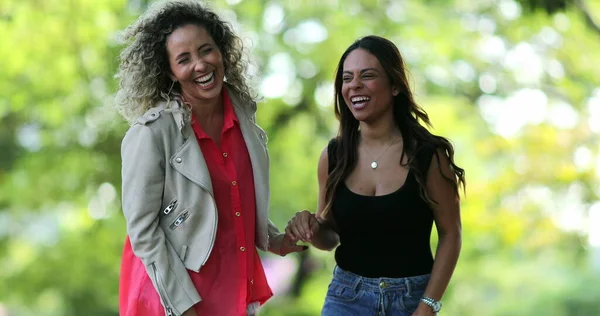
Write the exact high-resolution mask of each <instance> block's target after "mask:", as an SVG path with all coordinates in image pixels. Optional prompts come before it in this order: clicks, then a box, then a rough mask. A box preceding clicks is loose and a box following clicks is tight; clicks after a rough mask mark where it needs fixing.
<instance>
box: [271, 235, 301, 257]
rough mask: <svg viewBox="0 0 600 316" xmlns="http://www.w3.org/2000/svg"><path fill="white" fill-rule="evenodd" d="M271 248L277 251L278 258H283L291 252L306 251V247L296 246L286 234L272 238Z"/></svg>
mask: <svg viewBox="0 0 600 316" xmlns="http://www.w3.org/2000/svg"><path fill="white" fill-rule="evenodd" d="M273 239H274V240H273V241H272V243H273V245H272V247H273V248H274V249H279V251H278V254H279V255H280V256H285V255H287V254H290V253H292V252H302V251H305V250H306V249H308V246H302V245H296V243H295V242H293V241H292V240H291V239H290V238H289V237H288V236H287V235H286V234H280V235H278V236H277V237H274V238H273Z"/></svg>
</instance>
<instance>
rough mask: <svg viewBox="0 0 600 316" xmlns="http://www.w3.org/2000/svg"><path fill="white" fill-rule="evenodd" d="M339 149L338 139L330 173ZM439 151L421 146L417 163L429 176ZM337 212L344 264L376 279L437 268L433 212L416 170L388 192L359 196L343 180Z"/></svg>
mask: <svg viewBox="0 0 600 316" xmlns="http://www.w3.org/2000/svg"><path fill="white" fill-rule="evenodd" d="M335 148H336V140H335V139H333V140H332V141H331V142H330V143H329V145H328V148H327V151H328V156H329V172H331V171H332V170H333V168H334V166H335V163H336V161H335V160H336V158H335V150H336V149H335ZM434 152H435V150H434V147H433V146H432V145H425V146H421V147H420V148H419V149H417V154H416V155H417V164H418V166H419V171H420V172H421V174H423V175H425V178H426V175H427V170H428V169H429V165H430V163H431V158H432V157H433V153H434ZM331 212H332V213H331V214H332V216H333V220H334V222H335V226H336V229H337V232H338V234H339V236H340V245H339V246H338V247H337V249H336V251H335V260H336V263H337V265H338V266H340V268H342V269H344V270H346V271H350V272H353V273H355V274H358V275H361V276H364V277H371V278H377V277H389V278H401V277H409V276H415V275H422V274H429V273H431V269H432V267H433V256H432V254H431V248H430V236H431V228H432V225H433V212H432V209H431V207H430V206H429V204H427V202H425V200H423V199H422V198H421V195H420V189H419V185H418V183H417V180H416V178H415V175H414V172H413V171H412V170H410V171H409V173H408V176H407V178H406V182H405V183H404V185H403V186H402V187H400V188H399V189H398V190H396V191H395V192H393V193H390V194H387V195H382V196H364V195H359V194H356V193H354V192H352V191H350V190H349V189H348V187H346V184H345V182H342V183H340V184H339V186H338V188H337V189H336V191H335V193H334V196H333V206H332V211H331Z"/></svg>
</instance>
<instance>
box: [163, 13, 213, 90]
mask: <svg viewBox="0 0 600 316" xmlns="http://www.w3.org/2000/svg"><path fill="white" fill-rule="evenodd" d="M167 53H168V56H169V65H170V67H171V75H170V77H171V80H176V81H178V82H179V85H180V87H181V93H182V94H183V96H184V97H185V98H186V99H187V100H189V101H192V100H197V101H210V100H216V99H218V98H219V97H220V95H221V89H222V87H223V79H224V76H225V75H224V73H225V67H224V65H223V57H222V55H221V51H220V50H219V47H218V46H217V44H216V43H215V42H214V40H213V38H212V37H211V36H210V34H209V33H208V31H207V30H206V28H204V27H203V26H198V25H195V24H186V25H183V26H181V27H179V28H177V29H176V30H174V31H173V33H171V35H169V38H168V39H167Z"/></svg>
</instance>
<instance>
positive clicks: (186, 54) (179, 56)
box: [175, 52, 190, 60]
mask: <svg viewBox="0 0 600 316" xmlns="http://www.w3.org/2000/svg"><path fill="white" fill-rule="evenodd" d="M189 54H190V53H188V52H183V53H181V54H179V55H177V57H175V60H179V59H181V58H182V57H185V56H188V55H189Z"/></svg>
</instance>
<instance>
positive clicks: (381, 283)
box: [333, 266, 430, 295]
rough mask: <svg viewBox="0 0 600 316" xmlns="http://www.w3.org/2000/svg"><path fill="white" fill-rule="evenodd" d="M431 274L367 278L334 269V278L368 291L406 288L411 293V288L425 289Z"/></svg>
mask: <svg viewBox="0 0 600 316" xmlns="http://www.w3.org/2000/svg"><path fill="white" fill-rule="evenodd" d="M429 276H430V274H424V275H416V276H410V277H404V278H367V277H363V276H360V275H358V274H354V273H352V272H349V271H346V270H343V269H342V268H340V267H338V266H336V267H335V269H334V270H333V278H334V280H336V281H337V282H340V283H342V284H344V285H346V286H349V287H351V288H353V289H358V288H359V287H360V288H361V289H363V290H366V291H382V290H386V291H388V290H404V291H406V292H408V293H407V294H408V295H410V292H411V290H415V289H424V288H425V287H426V286H427V282H429Z"/></svg>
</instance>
